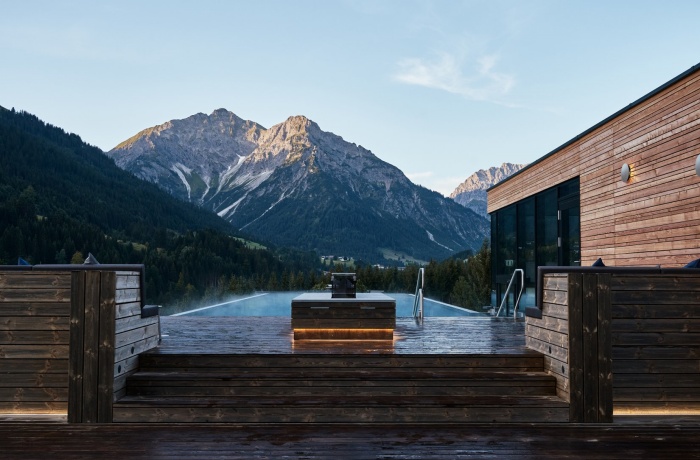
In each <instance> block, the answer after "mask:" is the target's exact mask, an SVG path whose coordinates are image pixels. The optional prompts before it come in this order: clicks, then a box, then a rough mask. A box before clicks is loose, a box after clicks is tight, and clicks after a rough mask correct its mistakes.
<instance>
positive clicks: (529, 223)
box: [517, 198, 537, 307]
mask: <svg viewBox="0 0 700 460" xmlns="http://www.w3.org/2000/svg"><path fill="white" fill-rule="evenodd" d="M517 241H518V262H517V265H518V268H522V269H523V270H524V271H525V289H524V290H523V297H522V299H521V300H520V305H521V306H523V307H529V306H533V305H534V304H535V283H536V281H535V280H536V277H537V266H536V262H535V199H534V198H529V199H526V200H523V201H521V202H519V203H518V237H517Z"/></svg>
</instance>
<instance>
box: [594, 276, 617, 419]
mask: <svg viewBox="0 0 700 460" xmlns="http://www.w3.org/2000/svg"><path fill="white" fill-rule="evenodd" d="M597 282H598V286H597V290H598V317H597V322H598V337H597V339H598V407H597V410H598V415H597V421H598V422H599V423H612V421H613V373H612V333H611V322H612V316H611V305H610V289H611V288H610V283H611V275H610V274H598V275H597Z"/></svg>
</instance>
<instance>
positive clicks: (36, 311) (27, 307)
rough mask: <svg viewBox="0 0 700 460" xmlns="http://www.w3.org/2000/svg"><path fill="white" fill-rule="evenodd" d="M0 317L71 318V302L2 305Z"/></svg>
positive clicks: (0, 304)
mask: <svg viewBox="0 0 700 460" xmlns="http://www.w3.org/2000/svg"><path fill="white" fill-rule="evenodd" d="M0 316H31V317H34V316H54V317H57V316H70V302H26V303H24V302H17V303H0Z"/></svg>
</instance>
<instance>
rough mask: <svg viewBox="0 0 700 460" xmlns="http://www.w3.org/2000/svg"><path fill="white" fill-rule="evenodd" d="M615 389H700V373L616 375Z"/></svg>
mask: <svg viewBox="0 0 700 460" xmlns="http://www.w3.org/2000/svg"><path fill="white" fill-rule="evenodd" d="M615 387H619V388H625V387H627V388H676V387H677V388H698V387H700V372H698V373H695V374H670V373H668V374H617V375H616V376H615ZM699 400H700V398H699Z"/></svg>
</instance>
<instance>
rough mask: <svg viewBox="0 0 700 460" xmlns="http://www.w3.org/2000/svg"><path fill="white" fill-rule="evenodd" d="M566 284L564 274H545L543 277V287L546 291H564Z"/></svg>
mask: <svg viewBox="0 0 700 460" xmlns="http://www.w3.org/2000/svg"><path fill="white" fill-rule="evenodd" d="M567 286H568V284H567V278H566V275H565V274H547V275H545V277H544V289H545V290H547V291H566V289H567Z"/></svg>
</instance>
